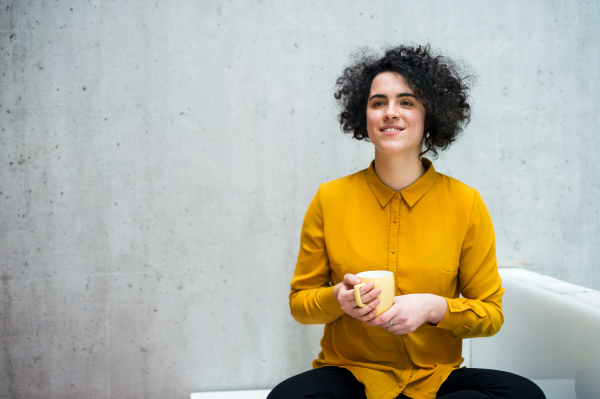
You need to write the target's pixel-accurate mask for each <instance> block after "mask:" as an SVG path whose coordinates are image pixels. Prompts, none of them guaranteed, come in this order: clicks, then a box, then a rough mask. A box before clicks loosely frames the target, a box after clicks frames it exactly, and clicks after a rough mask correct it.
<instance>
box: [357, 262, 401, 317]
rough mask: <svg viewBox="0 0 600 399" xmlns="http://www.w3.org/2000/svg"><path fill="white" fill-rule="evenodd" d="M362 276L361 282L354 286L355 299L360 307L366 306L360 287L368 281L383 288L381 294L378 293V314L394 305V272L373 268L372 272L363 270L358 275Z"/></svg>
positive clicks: (376, 286)
mask: <svg viewBox="0 0 600 399" xmlns="http://www.w3.org/2000/svg"><path fill="white" fill-rule="evenodd" d="M356 277H358V278H360V281H361V283H360V284H356V285H355V286H354V299H356V304H357V305H358V306H359V307H361V308H362V307H365V306H366V305H365V304H364V303H363V302H362V300H361V299H360V287H362V286H363V285H366V284H368V283H373V284H375V287H374V288H373V289H375V288H379V289H380V290H381V294H379V295H377V298H379V305H377V306H376V307H375V309H377V316H379V315H380V314H382V313H383V312H385V311H386V310H388V309H389V308H391V307H392V305H393V303H394V292H395V284H394V273H392V272H390V271H387V270H373V271H370V272H361V273H358V274H357V275H356Z"/></svg>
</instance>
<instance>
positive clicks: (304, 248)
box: [290, 190, 345, 324]
mask: <svg viewBox="0 0 600 399" xmlns="http://www.w3.org/2000/svg"><path fill="white" fill-rule="evenodd" d="M320 195H321V191H320V190H319V191H318V192H317V194H316V195H315V197H314V198H313V200H312V201H311V203H310V205H309V207H308V210H307V211H306V216H305V217H304V222H303V224H302V233H301V235H300V251H299V253H298V261H297V263H296V271H295V272H294V277H293V278H292V282H291V292H290V310H291V313H292V316H293V317H294V319H296V321H298V322H299V323H301V324H325V323H330V322H332V321H334V320H336V319H338V318H339V317H341V316H342V315H344V314H345V312H344V311H343V310H342V308H341V307H340V305H339V303H338V302H337V301H336V299H335V298H334V296H333V287H332V286H331V284H330V281H331V270H330V267H329V259H328V257H327V248H326V247H325V238H324V223H323V210H322V207H321V201H320Z"/></svg>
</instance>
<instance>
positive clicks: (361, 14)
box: [0, 0, 600, 398]
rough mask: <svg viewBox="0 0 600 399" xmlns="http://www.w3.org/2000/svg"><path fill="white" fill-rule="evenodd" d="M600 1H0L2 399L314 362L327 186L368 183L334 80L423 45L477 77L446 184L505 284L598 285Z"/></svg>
mask: <svg viewBox="0 0 600 399" xmlns="http://www.w3.org/2000/svg"><path fill="white" fill-rule="evenodd" d="M599 8H600V7H598V2H597V1H587V2H586V1H545V0H544V1H542V0H539V1H527V2H521V1H486V2H480V1H451V2H446V1H428V2H403V1H397V0H389V1H388V0H383V1H380V2H378V3H377V4H376V5H375V3H373V4H372V5H368V2H363V1H347V0H343V1H341V0H340V1H315V2H312V3H309V2H299V1H297V2H296V1H288V0H286V1H284V0H277V1H237V0H236V1H224V0H223V1H210V0H205V1H193V0H180V1H158V0H157V1H153V2H147V1H139V0H137V1H113V2H108V1H94V0H91V1H85V2H84V1H63V0H60V1H9V0H0V57H1V58H0V93H1V94H0V115H1V116H0V129H1V131H0V199H1V203H0V254H1V256H0V268H1V272H0V275H1V280H0V365H1V367H0V397H2V398H5V397H11V398H13V397H21V398H30V397H31V398H33V397H41V396H43V397H46V398H80V397H89V398H106V397H114V398H129V397H146V398H185V397H187V395H188V394H189V392H191V391H200V390H225V389H241V388H245V389H252V388H266V387H271V386H273V385H274V384H276V383H277V382H278V381H280V380H281V379H283V378H285V377H287V376H290V375H292V374H295V373H298V372H300V371H302V370H305V369H308V368H309V367H310V362H311V360H312V359H313V358H314V357H315V356H316V354H317V351H318V340H319V337H320V335H321V331H322V327H321V326H312V327H306V326H300V325H298V324H297V323H295V322H294V321H293V320H292V318H291V317H290V316H289V310H288V304H287V295H288V288H289V286H288V284H289V280H290V278H291V275H292V273H293V269H294V265H295V258H296V255H297V250H298V238H299V232H300V225H301V221H302V218H303V216H304V212H305V210H306V207H307V205H308V203H309V201H310V199H311V198H312V196H313V195H314V193H315V192H316V190H317V187H318V184H319V183H321V182H323V181H327V180H331V179H334V178H337V177H341V176H344V175H347V174H349V173H352V172H355V171H358V170H360V169H363V168H365V167H367V166H368V162H369V161H370V160H371V158H372V156H373V149H372V146H371V145H370V144H369V143H363V142H356V141H354V140H351V139H350V138H348V137H347V136H344V135H343V134H342V133H340V132H339V127H338V125H337V123H336V113H337V109H336V105H335V103H334V100H333V96H332V93H333V88H334V81H335V78H336V77H337V76H338V74H339V73H340V72H341V70H342V68H343V66H344V65H345V63H347V61H348V55H349V53H350V52H351V51H352V50H353V49H355V48H356V47H357V46H359V45H370V46H372V47H375V48H378V47H380V46H381V45H384V44H395V43H401V42H403V43H408V42H414V43H424V42H430V43H432V44H433V45H434V46H436V47H438V48H441V49H443V50H444V51H445V52H446V53H447V54H451V55H453V56H457V57H460V58H464V59H465V60H467V61H469V62H470V63H471V64H472V66H473V68H474V69H475V71H477V73H478V75H479V84H478V86H477V87H476V88H475V90H474V92H473V100H474V101H473V104H474V118H473V121H472V124H471V125H470V126H469V128H468V130H467V131H466V133H465V135H464V137H463V139H462V140H460V141H459V142H458V143H457V144H456V146H455V147H454V148H453V149H451V150H449V151H447V152H446V153H443V155H442V156H441V157H440V159H439V160H437V161H436V162H435V165H436V168H437V169H438V170H439V171H441V172H444V173H447V174H449V175H452V176H454V177H456V178H458V179H460V180H462V181H464V182H466V183H467V184H470V185H472V186H473V187H476V188H477V189H478V190H479V191H480V193H481V194H482V197H483V198H484V200H485V201H486V202H487V204H488V207H489V209H490V212H491V214H492V217H493V218H494V222H495V226H496V232H497V244H498V257H499V261H500V263H501V264H502V265H507V266H521V267H526V268H528V269H529V270H533V271H537V272H540V273H543V274H547V275H550V276H554V277H558V278H561V279H564V280H566V281H569V282H572V283H576V284H582V285H585V286H587V287H591V288H595V289H600V267H599V266H598V263H597V259H598V258H599V257H600V242H599V241H600V240H599V237H600V231H599V226H600V216H599V210H600V200H598V198H600V186H599V183H598V176H599V175H600V173H599V172H600V163H598V161H597V156H598V154H599V150H600V145H599V144H598V132H599V131H600V119H599V117H598V115H599V112H598V111H599V105H600V97H599V96H598V92H599V88H600V87H599V76H598V74H599V72H598V71H599V70H600V68H599V61H598V60H599V57H598V54H599V50H600V48H599V47H600V41H598V39H597V38H598V37H600V22H599V21H600V17H599V11H598V10H599Z"/></svg>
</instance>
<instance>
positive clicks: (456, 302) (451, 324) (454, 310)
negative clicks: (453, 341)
mask: <svg viewBox="0 0 600 399" xmlns="http://www.w3.org/2000/svg"><path fill="white" fill-rule="evenodd" d="M444 299H445V300H446V302H448V310H446V314H445V315H444V317H443V318H442V320H440V322H439V323H438V324H437V325H436V327H438V328H441V329H444V330H451V331H454V330H456V328H457V327H459V326H460V325H461V322H462V320H463V317H464V315H465V313H464V312H465V311H466V310H467V309H469V307H467V306H465V302H466V301H467V300H466V299H465V298H444Z"/></svg>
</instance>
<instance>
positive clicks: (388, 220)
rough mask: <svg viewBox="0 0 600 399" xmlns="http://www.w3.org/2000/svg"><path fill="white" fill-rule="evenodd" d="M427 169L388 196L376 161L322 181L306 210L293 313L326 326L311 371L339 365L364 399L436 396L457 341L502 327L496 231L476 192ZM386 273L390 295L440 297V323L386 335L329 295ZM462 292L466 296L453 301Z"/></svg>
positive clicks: (453, 363)
mask: <svg viewBox="0 0 600 399" xmlns="http://www.w3.org/2000/svg"><path fill="white" fill-rule="evenodd" d="M423 165H424V166H425V167H426V168H427V171H426V172H425V174H424V175H423V176H421V178H420V179H419V180H417V181H416V182H415V183H414V184H413V185H411V186H410V187H408V188H406V189H404V190H402V191H400V192H395V191H392V190H391V189H389V188H388V187H387V186H386V185H385V184H383V182H382V181H381V180H380V179H379V177H378V176H377V174H376V173H375V170H374V168H373V164H371V166H370V167H369V168H368V169H366V170H362V171H360V172H358V173H355V174H353V175H350V176H346V177H344V178H341V179H338V180H334V181H331V182H328V183H324V184H322V185H321V186H320V187H319V191H318V192H317V194H316V195H315V197H314V198H313V200H312V202H311V203H310V205H309V207H308V211H307V212H306V216H305V218H304V223H303V225H302V234H301V239H300V252H299V254H298V262H297V264H296V271H295V273H294V277H293V279H292V282H291V293H290V309H291V312H292V315H293V317H294V318H295V319H296V320H297V321H298V322H300V323H302V324H325V330H324V334H323V339H322V340H321V348H322V351H321V353H320V354H319V357H318V359H316V360H315V361H314V362H313V367H314V368H318V367H322V366H341V367H344V368H346V369H348V370H350V371H351V372H352V373H353V374H354V376H355V377H356V378H357V379H358V380H359V381H360V382H361V383H363V384H364V385H365V389H366V394H367V398H368V399H393V398H395V397H396V396H398V395H399V394H400V393H404V394H405V395H406V396H409V397H411V398H414V399H430V398H435V396H436V392H437V390H438V389H439V387H440V385H441V384H442V383H443V382H444V381H445V379H446V378H447V377H448V375H449V374H450V372H451V371H452V370H454V369H456V368H458V367H459V366H460V364H461V363H462V362H463V360H464V359H463V358H462V356H461V354H462V339H463V338H472V337H482V336H491V335H494V334H495V333H496V332H497V331H498V330H499V329H500V326H501V325H502V323H503V316H502V294H503V293H504V289H503V288H502V287H501V285H500V283H501V280H500V275H499V274H498V267H497V263H496V246H495V239H494V229H493V226H492V220H491V218H490V215H489V212H488V210H487V208H486V207H485V204H484V203H483V200H482V199H481V197H480V196H479V194H478V193H477V191H476V190H474V189H472V188H470V187H468V186H466V185H465V184H463V183H461V182H459V181H457V180H455V179H453V178H450V177H448V176H445V175H443V174H439V173H436V171H435V169H434V168H433V165H432V164H431V162H430V161H429V160H427V159H423ZM367 270H390V271H392V272H394V275H395V280H396V295H402V294H411V293H431V294H436V295H440V296H442V297H444V298H445V299H446V301H447V302H448V311H447V312H446V315H445V316H444V318H443V319H442V320H441V321H440V322H439V323H438V324H437V325H435V326H434V325H431V324H429V323H426V324H424V325H422V326H421V327H420V328H418V329H417V330H416V331H415V332H413V333H411V334H406V335H393V334H391V333H389V332H387V331H386V330H384V329H383V328H381V327H369V326H367V325H366V323H364V322H362V321H359V320H357V319H355V318H353V317H351V316H349V315H347V314H346V313H345V312H344V311H343V310H342V309H341V308H340V305H339V304H338V302H337V301H336V299H335V298H334V297H333V286H334V285H335V284H337V283H339V282H341V281H342V279H343V278H344V275H345V274H346V273H353V274H356V273H359V272H362V271H367ZM459 294H462V296H463V297H459Z"/></svg>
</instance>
